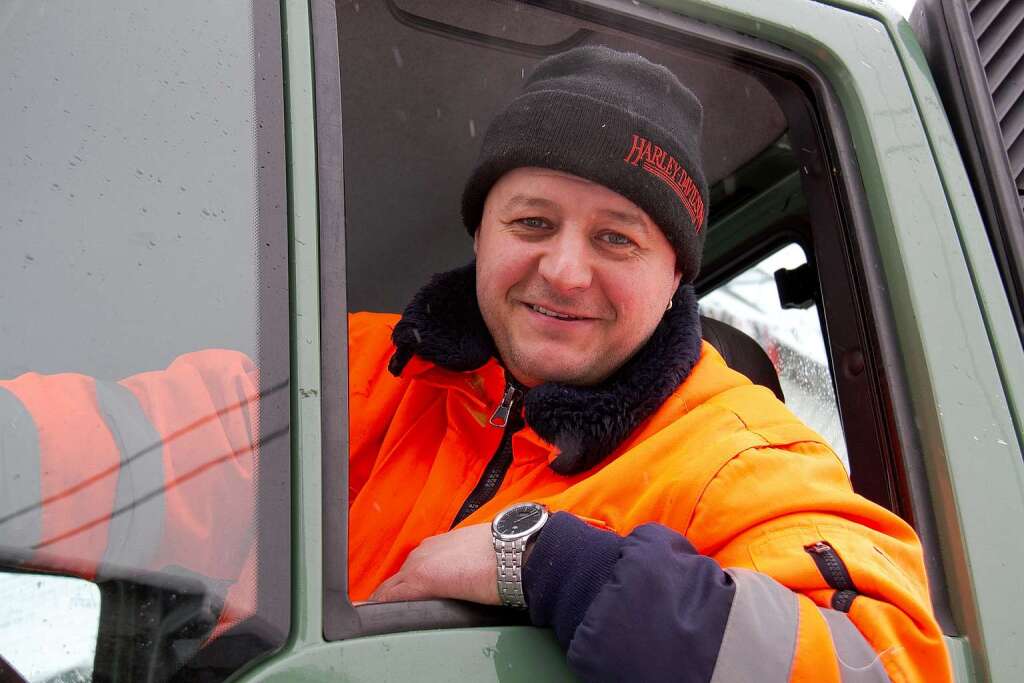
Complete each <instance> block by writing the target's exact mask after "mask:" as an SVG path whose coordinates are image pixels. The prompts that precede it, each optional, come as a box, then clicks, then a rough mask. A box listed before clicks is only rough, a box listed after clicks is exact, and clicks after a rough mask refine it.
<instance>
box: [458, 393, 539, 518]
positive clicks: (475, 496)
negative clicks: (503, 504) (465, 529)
mask: <svg viewBox="0 0 1024 683" xmlns="http://www.w3.org/2000/svg"><path fill="white" fill-rule="evenodd" d="M523 395H524V394H523V390H522V389H521V388H519V386H518V385H517V384H515V382H513V381H512V380H506V385H505V395H504V396H502V397H501V403H499V404H498V407H497V409H495V411H494V414H493V415H491V420H490V422H491V425H493V426H495V427H501V428H503V429H504V430H505V432H504V433H503V434H502V435H501V441H500V442H499V443H498V448H497V450H495V451H494V455H493V456H491V459H490V461H489V462H488V463H487V467H485V468H484V471H483V474H481V475H480V481H478V482H477V484H476V486H475V487H474V488H473V490H472V491H471V492H470V494H469V496H468V497H467V498H466V501H465V502H464V503H463V504H462V507H461V508H459V513H458V514H457V515H455V520H454V521H453V522H452V525H451V527H450V528H452V529H454V528H455V527H456V526H457V525H458V524H459V522H461V521H462V520H464V519H465V518H466V517H468V516H469V515H471V514H473V513H474V512H476V511H477V510H478V509H479V508H480V507H481V506H483V505H484V504H485V503H486V502H487V501H489V500H490V499H491V498H494V494H495V493H497V492H498V488H499V487H500V486H501V482H502V481H504V480H505V474H506V473H507V472H508V468H509V466H511V465H512V435H513V434H515V433H516V432H518V431H519V430H520V429H522V428H523V425H524V421H523V417H522V414H521V411H520V410H519V406H520V403H521V401H522V399H523Z"/></svg>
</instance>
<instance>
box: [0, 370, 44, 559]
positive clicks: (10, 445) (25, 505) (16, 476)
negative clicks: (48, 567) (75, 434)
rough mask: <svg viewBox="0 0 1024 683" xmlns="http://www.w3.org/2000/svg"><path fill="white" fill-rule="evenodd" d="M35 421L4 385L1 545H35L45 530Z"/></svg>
mask: <svg viewBox="0 0 1024 683" xmlns="http://www.w3.org/2000/svg"><path fill="white" fill-rule="evenodd" d="M40 457H41V453H40V450H39V432H38V430H37V429H36V423H35V420H33V419H32V416H31V415H30V414H29V412H28V410H27V409H26V408H25V406H24V405H22V403H21V401H19V400H18V398H17V397H16V396H15V395H14V394H13V393H11V392H10V391H8V390H7V389H4V388H2V387H0V546H7V547H9V548H31V547H33V546H34V545H36V544H37V543H39V539H40V536H41V535H42V533H43V509H42V505H41V503H40V500H41V499H42V488H41V487H42V472H41V470H42V465H41V463H40Z"/></svg>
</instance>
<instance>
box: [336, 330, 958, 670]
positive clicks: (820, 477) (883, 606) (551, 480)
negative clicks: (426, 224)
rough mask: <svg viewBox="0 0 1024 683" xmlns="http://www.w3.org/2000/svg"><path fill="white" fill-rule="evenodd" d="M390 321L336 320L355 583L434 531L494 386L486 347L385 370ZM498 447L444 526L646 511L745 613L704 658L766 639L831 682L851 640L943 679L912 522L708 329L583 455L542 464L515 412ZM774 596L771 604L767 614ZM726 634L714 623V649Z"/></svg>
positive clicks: (393, 565) (471, 457)
mask: <svg viewBox="0 0 1024 683" xmlns="http://www.w3.org/2000/svg"><path fill="white" fill-rule="evenodd" d="M397 322H398V317H397V316H392V315H381V314H356V315H354V316H352V317H351V319H350V328H349V329H350V348H351V349H352V352H351V354H350V355H351V360H350V369H349V370H350V372H349V377H350V380H349V381H350V384H349V386H350V420H351V427H350V449H351V450H350V476H349V487H350V490H349V500H350V506H351V512H350V532H349V533H350V536H349V548H350V568H351V569H350V581H351V593H352V598H353V599H355V600H361V599H365V598H366V597H367V596H368V595H369V594H370V593H371V592H372V591H373V590H374V588H376V586H377V585H378V584H379V583H380V582H381V581H383V580H384V579H386V578H387V577H389V576H391V575H392V574H393V573H395V572H396V571H397V570H398V568H399V567H400V566H401V564H402V562H403V561H404V559H405V557H406V555H407V554H408V553H409V551H410V550H412V549H413V548H414V547H415V546H416V545H417V544H418V543H419V542H420V541H421V540H422V539H424V538H425V537H428V536H432V535H435V534H441V533H444V532H446V531H448V529H449V527H450V525H451V524H452V522H453V520H454V519H455V517H456V515H457V514H458V512H459V510H460V508H461V507H462V506H463V503H464V502H465V501H466V498H467V497H468V496H469V495H470V493H471V491H472V490H473V489H474V487H475V486H476V485H477V483H478V481H479V480H480V477H481V474H482V472H483V470H484V468H485V466H486V465H487V463H488V461H489V459H490V458H491V455H492V454H493V453H494V452H495V449H496V448H497V446H498V444H499V441H500V438H501V434H502V429H500V428H497V427H495V426H492V425H491V424H490V422H489V420H490V418H491V415H492V414H493V413H494V412H495V409H496V407H497V406H498V405H499V404H500V402H501V400H502V396H503V392H504V390H505V388H506V384H505V377H504V372H503V370H502V368H501V367H500V366H499V365H498V363H497V362H496V361H494V360H491V361H490V362H488V363H487V364H486V365H484V366H483V367H482V368H480V369H478V370H476V371H472V372H453V371H450V370H445V369H443V368H441V367H438V366H436V365H433V364H431V363H429V362H427V361H425V360H423V359H422V358H420V357H413V358H412V359H411V360H410V361H409V362H408V365H407V366H406V367H405V369H404V371H403V372H402V373H401V375H400V376H399V377H394V376H392V374H390V373H389V372H388V369H387V366H388V361H389V359H390V358H391V356H392V354H393V353H394V351H395V348H394V346H393V345H392V343H391V334H392V329H393V328H394V326H395V324H396V323H397ZM512 451H513V461H512V464H511V466H510V467H509V469H508V471H507V473H506V475H505V478H504V480H503V481H502V483H501V485H500V488H499V489H498V490H497V493H496V494H495V495H494V497H493V498H492V499H491V500H490V501H488V502H487V503H485V504H484V505H483V506H481V507H480V508H479V509H477V510H476V511H475V512H473V513H472V514H470V515H469V516H468V517H466V518H465V519H464V520H463V521H462V522H461V523H460V526H464V525H470V524H478V523H482V522H489V521H490V520H491V519H492V518H493V517H494V515H495V514H496V513H498V512H499V511H500V510H502V509H503V508H504V507H506V506H508V505H510V504H512V503H514V502H517V501H526V500H530V501H536V502H540V503H544V504H546V505H547V506H548V507H549V508H550V509H551V510H553V511H568V512H571V513H573V514H575V515H577V516H580V517H582V518H584V519H586V520H587V521H589V522H590V523H591V524H594V525H598V526H600V527H604V528H606V529H609V530H612V531H614V532H616V533H618V534H620V535H626V534H629V533H630V532H631V531H633V530H634V528H635V527H637V526H639V525H641V524H644V523H645V522H651V521H655V522H660V523H661V524H664V525H666V526H668V527H670V528H672V529H674V530H676V531H678V532H679V533H682V534H683V535H685V536H686V538H687V539H689V541H690V542H691V543H692V544H693V545H694V546H695V547H696V549H697V550H698V551H699V552H701V553H704V554H706V555H709V556H711V557H712V558H714V559H715V560H716V561H717V562H718V563H719V564H720V565H721V566H722V567H723V568H726V569H727V570H728V571H729V572H730V574H732V576H733V579H734V580H735V581H736V583H737V586H738V590H737V597H736V598H735V600H734V605H733V612H734V613H735V612H742V610H743V609H749V610H752V612H753V614H755V615H756V620H755V621H754V622H753V623H754V624H755V625H756V626H757V628H756V629H755V630H754V632H753V633H752V634H751V633H749V631H750V628H751V624H747V631H748V633H747V637H744V638H738V637H734V638H733V639H732V645H731V646H730V647H731V651H730V652H722V653H720V655H719V656H720V658H721V657H728V656H733V657H739V658H744V659H746V660H748V662H761V661H767V660H770V659H771V656H769V655H768V653H766V652H764V651H759V648H768V649H772V648H776V649H777V648H781V647H788V648H790V649H789V650H788V651H787V652H785V653H784V655H785V657H784V659H785V660H786V661H787V662H788V663H789V669H788V670H789V672H790V680H792V681H839V680H841V672H840V666H839V663H838V661H837V654H836V653H837V652H838V654H839V656H840V657H843V656H844V655H845V656H846V658H845V661H847V662H849V661H851V660H856V653H857V652H858V648H862V647H863V646H864V641H865V640H866V642H867V645H868V646H869V647H870V650H871V651H873V652H874V653H875V654H876V655H877V657H878V658H879V660H880V662H881V663H882V664H883V665H884V668H885V672H887V673H888V676H889V678H890V679H892V680H894V681H895V680H900V681H904V680H906V681H942V680H948V679H949V678H950V676H951V674H950V669H949V664H948V660H947V655H946V652H945V648H944V645H943V641H942V635H941V632H940V630H939V628H938V626H937V624H936V622H935V619H934V618H933V616H932V610H931V602H930V599H929V596H928V587H927V579H926V577H925V571H924V566H923V561H922V552H921V546H920V543H919V541H918V539H917V537H916V535H915V534H914V532H913V530H912V529H911V528H910V527H909V526H908V525H907V524H906V523H905V522H903V521H902V520H901V519H900V518H899V517H897V516H896V515H894V514H892V513H890V512H888V511H887V510H885V509H883V508H881V507H879V506H877V505H875V504H874V503H871V502H870V501H868V500H866V499H865V498H863V497H861V496H858V495H857V494H855V493H854V492H853V491H852V488H851V486H850V481H849V478H848V476H847V473H846V470H845V469H844V467H843V465H842V462H841V461H840V460H839V458H838V457H837V456H836V455H835V453H834V452H833V451H832V449H831V448H829V446H828V445H827V444H825V443H824V442H823V441H822V438H821V437H820V436H819V435H818V434H816V433H815V432H814V431H812V430H811V429H809V428H808V427H807V426H805V425H804V424H803V423H802V422H801V421H800V420H799V419H797V418H796V417H795V416H794V415H793V414H792V413H791V412H790V411H789V410H788V409H787V408H786V407H785V406H784V405H783V404H782V403H781V402H779V401H778V400H777V399H776V398H775V396H774V394H772V392H771V391H770V390H768V389H766V388H764V387H759V386H755V385H753V384H751V383H750V381H749V380H747V379H746V378H745V377H743V376H742V375H740V374H738V373H736V372H734V371H732V370H730V369H729V368H728V367H727V366H726V365H725V363H724V361H723V360H722V358H721V356H720V355H719V354H718V353H717V352H716V351H715V349H714V348H713V347H711V346H710V345H708V344H707V343H704V345H703V348H702V351H701V356H700V360H699V361H698V362H697V364H696V366H695V367H694V368H693V370H692V371H691V373H690V375H689V376H688V378H687V379H686V381H685V382H684V383H683V384H682V385H681V386H680V387H679V388H678V389H677V390H676V391H674V392H673V393H672V395H671V396H670V397H669V398H668V399H667V400H666V401H665V402H664V403H663V404H662V405H661V407H660V408H659V409H658V410H657V412H656V413H655V414H654V415H653V416H651V417H650V418H649V419H647V420H646V421H644V422H643V423H642V424H641V425H640V426H639V427H638V428H637V429H636V430H635V431H634V433H633V434H631V435H630V436H629V437H628V438H627V439H626V440H625V441H624V442H623V443H621V444H620V445H619V446H618V448H616V449H615V451H614V452H613V453H612V455H611V456H610V457H608V458H606V459H605V460H604V461H602V462H601V463H600V464H598V465H597V466H596V467H594V468H592V469H590V470H588V471H584V472H581V473H577V474H573V475H571V476H563V475H560V474H557V473H556V472H555V471H553V470H552V469H551V467H549V463H550V462H551V461H552V460H553V459H554V458H555V456H556V455H557V452H556V449H555V448H554V447H553V446H551V445H550V444H548V443H546V442H545V441H544V440H542V439H541V438H540V437H538V436H537V434H536V433H535V432H534V431H533V430H532V429H531V428H530V427H528V426H527V427H525V428H523V429H522V430H521V431H519V432H517V433H516V434H515V435H514V436H513V437H512ZM819 544H824V545H819ZM815 547H818V548H822V547H826V548H827V547H830V548H831V550H832V551H834V553H835V554H836V555H837V556H838V557H839V558H840V561H841V562H842V563H843V564H845V567H846V568H847V570H848V573H849V578H850V579H852V584H853V585H854V586H855V587H856V591H857V595H856V599H854V600H853V601H852V603H849V611H848V612H841V611H837V610H834V609H831V608H830V607H831V606H832V605H833V604H834V603H833V602H832V601H833V598H834V597H836V594H837V592H839V590H838V589H837V588H834V587H832V586H830V585H829V582H828V580H827V579H826V578H825V577H824V576H823V574H822V571H821V570H819V568H818V564H817V563H816V562H815V559H814V557H813V553H812V552H809V550H811V549H813V548H815ZM767 577H770V578H767ZM840 597H843V596H840ZM845 599H847V600H848V599H849V598H848V597H847V598H845ZM737 603H743V604H737ZM780 605H781V606H783V608H784V609H782V612H786V613H785V614H773V613H771V611H772V610H773V609H776V608H778V607H779V606H780ZM740 621H742V619H741V618H740V617H737V626H736V629H735V630H736V632H737V633H739V632H741V631H740V629H741V626H742V624H740ZM794 622H795V623H794ZM730 623H731V622H730ZM787 627H792V629H793V631H794V632H796V633H797V634H798V637H797V638H796V642H795V645H794V644H793V643H792V642H791V641H787V640H786V639H785V638H783V637H779V634H782V633H785V631H786V629H787ZM776 628H777V629H778V633H776V632H775V631H774V629H776ZM858 632H859V633H858ZM728 643H729V639H728V636H727V638H726V640H725V641H724V642H723V649H724V648H726V647H727V645H728ZM638 656H639V653H638ZM683 659H685V656H684V657H683ZM869 661H870V660H869ZM860 663H861V665H863V663H864V662H860ZM844 673H845V674H848V673H849V672H848V671H847V672H844ZM765 680H768V679H765ZM773 680H774V679H773ZM843 680H847V679H846V678H843ZM865 680H879V679H877V678H867V679H865Z"/></svg>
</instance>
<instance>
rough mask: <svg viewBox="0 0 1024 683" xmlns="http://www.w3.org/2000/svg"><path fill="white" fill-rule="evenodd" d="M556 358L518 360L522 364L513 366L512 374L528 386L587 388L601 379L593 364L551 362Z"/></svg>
mask: <svg viewBox="0 0 1024 683" xmlns="http://www.w3.org/2000/svg"><path fill="white" fill-rule="evenodd" d="M556 357H557V356H551V357H548V358H536V359H523V358H520V361H523V362H519V363H515V364H514V368H512V374H513V375H514V376H515V377H516V378H517V379H519V380H520V381H522V382H523V383H524V384H527V385H528V386H537V385H540V384H552V383H554V384H573V385H578V386H588V385H591V384H597V383H598V382H600V381H601V380H602V379H603V375H602V374H601V373H600V371H597V369H596V368H595V367H594V364H593V363H585V362H580V361H578V360H577V361H575V362H571V363H570V362H564V361H563V362H552V358H556Z"/></svg>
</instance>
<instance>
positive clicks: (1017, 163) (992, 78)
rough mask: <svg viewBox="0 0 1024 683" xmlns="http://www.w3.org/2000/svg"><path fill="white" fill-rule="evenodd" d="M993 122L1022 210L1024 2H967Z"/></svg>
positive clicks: (990, 0) (1023, 183)
mask: <svg viewBox="0 0 1024 683" xmlns="http://www.w3.org/2000/svg"><path fill="white" fill-rule="evenodd" d="M968 6H969V7H970V12H971V23H972V24H973V25H974V35H975V37H976V39H977V41H978V51H979V52H980V53H981V64H982V67H983V68H984V69H985V77H986V78H987V80H988V91H989V94H991V95H992V103H993V105H994V106H995V111H996V118H997V120H998V121H999V128H1000V130H1001V131H1002V134H1003V143H1004V145H1005V147H1006V155H1007V156H1008V157H1009V159H1010V170H1011V172H1012V173H1013V178H1014V180H1015V182H1016V184H1017V195H1018V198H1019V199H1020V201H1021V206H1022V207H1024V99H1022V97H1021V96H1022V95H1024V0H969V2H968Z"/></svg>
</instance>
